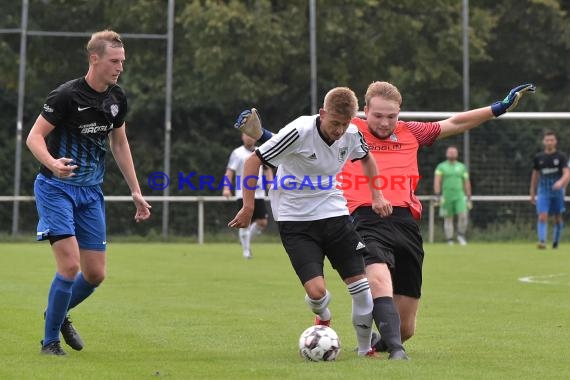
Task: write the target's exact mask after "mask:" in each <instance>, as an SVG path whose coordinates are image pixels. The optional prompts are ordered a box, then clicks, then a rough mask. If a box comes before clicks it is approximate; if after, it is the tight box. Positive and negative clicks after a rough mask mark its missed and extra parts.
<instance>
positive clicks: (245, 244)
mask: <svg viewBox="0 0 570 380" xmlns="http://www.w3.org/2000/svg"><path fill="white" fill-rule="evenodd" d="M250 240H251V234H250V233H249V227H248V228H240V229H239V241H240V243H241V248H242V249H243V251H244V252H246V251H247V252H249V241H250Z"/></svg>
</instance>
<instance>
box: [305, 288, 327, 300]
mask: <svg viewBox="0 0 570 380" xmlns="http://www.w3.org/2000/svg"><path fill="white" fill-rule="evenodd" d="M305 291H306V292H307V296H309V298H310V299H312V300H320V299H321V298H323V297H324V296H325V295H326V294H327V289H326V288H325V286H324V285H322V286H321V285H312V286H309V287H306V288H305Z"/></svg>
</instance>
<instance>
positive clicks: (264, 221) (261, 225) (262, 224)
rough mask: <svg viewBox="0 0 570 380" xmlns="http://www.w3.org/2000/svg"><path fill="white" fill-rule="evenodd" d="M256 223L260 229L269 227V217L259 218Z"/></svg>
mask: <svg viewBox="0 0 570 380" xmlns="http://www.w3.org/2000/svg"><path fill="white" fill-rule="evenodd" d="M255 223H256V224H257V227H259V228H260V229H264V228H265V227H267V219H257V220H256V221H255Z"/></svg>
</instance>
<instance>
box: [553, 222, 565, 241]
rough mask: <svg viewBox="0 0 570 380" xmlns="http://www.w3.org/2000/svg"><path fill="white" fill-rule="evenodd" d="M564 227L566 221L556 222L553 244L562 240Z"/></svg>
mask: <svg viewBox="0 0 570 380" xmlns="http://www.w3.org/2000/svg"><path fill="white" fill-rule="evenodd" d="M563 227H564V223H562V222H560V223H555V224H554V233H553V236H552V244H558V242H559V241H560V235H562V228H563Z"/></svg>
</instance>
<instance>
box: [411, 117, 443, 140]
mask: <svg viewBox="0 0 570 380" xmlns="http://www.w3.org/2000/svg"><path fill="white" fill-rule="evenodd" d="M406 125H407V127H408V129H409V130H410V132H412V134H413V135H414V137H415V138H416V140H418V143H419V144H420V146H421V145H427V146H430V145H432V144H433V143H434V142H435V140H436V139H437V137H438V136H439V134H440V133H441V125H440V124H439V123H438V122H427V123H426V122H420V121H407V122H406Z"/></svg>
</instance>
